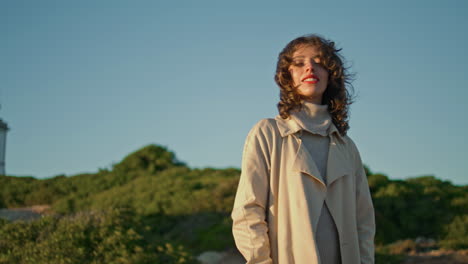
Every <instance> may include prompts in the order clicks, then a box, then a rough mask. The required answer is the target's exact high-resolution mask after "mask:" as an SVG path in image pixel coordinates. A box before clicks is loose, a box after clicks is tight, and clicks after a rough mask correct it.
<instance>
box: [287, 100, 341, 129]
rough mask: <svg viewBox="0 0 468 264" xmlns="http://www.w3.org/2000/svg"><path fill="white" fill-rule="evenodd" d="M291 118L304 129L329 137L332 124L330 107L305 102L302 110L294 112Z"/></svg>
mask: <svg viewBox="0 0 468 264" xmlns="http://www.w3.org/2000/svg"><path fill="white" fill-rule="evenodd" d="M291 118H292V119H293V120H294V121H295V122H296V123H298V124H299V126H300V127H301V128H302V129H304V130H306V131H308V132H310V133H313V134H319V135H322V136H326V135H328V133H329V127H330V125H331V123H332V121H331V116H330V114H329V113H328V105H321V104H315V103H313V102H311V101H305V102H304V103H303V104H302V108H301V110H300V111H297V112H293V113H292V114H291Z"/></svg>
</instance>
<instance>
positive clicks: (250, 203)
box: [231, 120, 273, 264]
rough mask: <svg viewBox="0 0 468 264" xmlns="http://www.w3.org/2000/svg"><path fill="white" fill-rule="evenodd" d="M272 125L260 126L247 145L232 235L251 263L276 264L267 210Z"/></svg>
mask: <svg viewBox="0 0 468 264" xmlns="http://www.w3.org/2000/svg"><path fill="white" fill-rule="evenodd" d="M268 126H271V125H270V124H269V123H268V121H267V120H262V121H260V122H259V123H257V124H256V125H255V126H254V127H253V128H252V130H251V131H250V132H249V134H248V136H247V139H246V141H245V145H244V151H243V156H242V170H241V176H240V181H239V186H238V188H237V193H236V198H235V201H234V208H233V211H232V214H231V217H232V220H233V226H232V233H233V236H234V240H235V242H236V246H237V248H238V249H239V251H240V252H241V253H242V255H243V256H244V258H245V259H246V260H247V264H253V263H255V264H270V263H273V262H272V259H271V256H270V241H269V237H268V224H267V222H266V213H265V212H266V210H267V205H268V195H269V171H270V153H271V152H270V149H271V133H270V132H269V131H268V130H269V129H267V128H268Z"/></svg>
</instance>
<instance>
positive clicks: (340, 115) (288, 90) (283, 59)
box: [275, 34, 353, 136]
mask: <svg viewBox="0 0 468 264" xmlns="http://www.w3.org/2000/svg"><path fill="white" fill-rule="evenodd" d="M304 46H313V47H315V48H317V50H318V52H319V56H320V64H321V65H322V66H323V67H324V68H325V69H327V71H328V76H329V77H328V85H327V88H326V90H325V92H324V93H323V96H322V104H326V105H328V111H329V112H330V115H331V117H332V121H333V124H334V125H335V126H336V128H337V129H338V131H339V132H340V134H341V135H343V136H344V135H346V132H347V131H348V129H349V124H348V119H349V113H348V112H349V106H350V105H351V104H352V103H353V97H352V95H351V93H350V91H348V89H347V88H348V87H349V89H351V90H352V91H353V86H352V85H351V81H352V77H353V75H352V74H351V73H349V72H348V70H349V69H348V68H346V67H345V66H344V65H343V61H344V58H343V57H342V55H341V54H340V53H339V52H340V51H341V49H338V48H336V47H335V43H334V42H333V41H330V40H327V39H325V38H323V37H321V36H319V35H315V34H311V35H305V36H301V37H298V38H296V39H294V40H292V41H291V42H289V43H288V44H287V45H286V47H285V48H284V49H283V50H282V51H281V52H280V54H279V56H278V63H277V65H276V74H275V82H276V84H278V86H279V88H280V101H279V103H278V111H279V114H280V116H281V117H282V118H283V119H287V118H289V116H290V113H291V111H299V110H300V109H301V107H302V103H303V102H304V100H305V98H304V97H303V96H301V95H300V94H299V93H297V92H296V90H297V86H294V82H293V80H292V76H291V73H290V72H289V66H290V65H291V63H292V62H293V60H292V56H293V53H294V52H295V51H296V50H298V49H299V48H300V47H304Z"/></svg>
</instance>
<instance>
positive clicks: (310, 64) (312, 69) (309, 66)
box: [305, 61, 315, 72]
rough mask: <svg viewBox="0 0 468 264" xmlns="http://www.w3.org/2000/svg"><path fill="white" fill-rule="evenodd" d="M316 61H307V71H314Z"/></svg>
mask: <svg viewBox="0 0 468 264" xmlns="http://www.w3.org/2000/svg"><path fill="white" fill-rule="evenodd" d="M314 63H315V62H313V61H309V62H307V63H306V65H305V70H306V71H307V72H314V66H315V65H314Z"/></svg>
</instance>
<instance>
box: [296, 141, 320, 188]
mask: <svg viewBox="0 0 468 264" xmlns="http://www.w3.org/2000/svg"><path fill="white" fill-rule="evenodd" d="M297 141H299V143H298V144H299V146H298V149H297V153H296V157H295V159H294V164H293V168H294V169H295V170H296V171H300V172H303V173H305V174H307V175H309V176H311V177H312V178H314V179H315V180H317V181H318V182H320V183H322V184H323V185H324V186H325V181H324V180H323V178H322V175H321V174H320V172H319V170H318V168H317V165H316V164H315V161H314V160H313V159H312V156H311V155H310V153H309V151H308V150H307V149H306V148H305V146H304V144H303V143H302V140H297Z"/></svg>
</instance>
